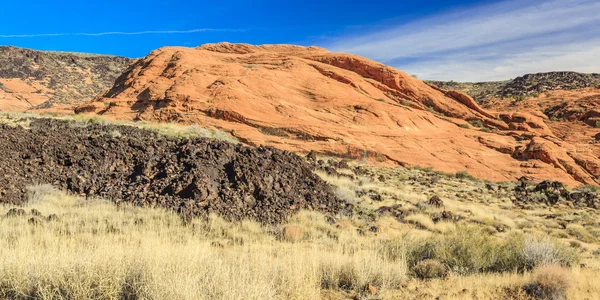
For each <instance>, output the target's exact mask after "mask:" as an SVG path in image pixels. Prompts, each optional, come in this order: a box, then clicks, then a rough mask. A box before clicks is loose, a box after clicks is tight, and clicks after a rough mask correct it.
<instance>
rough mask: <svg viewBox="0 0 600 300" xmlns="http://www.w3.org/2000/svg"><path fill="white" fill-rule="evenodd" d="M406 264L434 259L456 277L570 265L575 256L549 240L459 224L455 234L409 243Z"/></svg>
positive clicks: (409, 265)
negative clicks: (456, 275)
mask: <svg viewBox="0 0 600 300" xmlns="http://www.w3.org/2000/svg"><path fill="white" fill-rule="evenodd" d="M406 257H407V258H406V259H407V265H408V267H409V268H413V267H414V266H416V265H417V264H418V263H419V262H421V261H425V260H429V259H436V260H438V261H440V262H441V263H443V264H444V265H445V266H446V267H447V268H448V269H449V270H451V271H454V272H456V273H458V274H463V275H467V274H475V273H487V272H512V271H525V270H531V269H533V268H535V267H539V266H545V265H561V266H570V265H572V264H574V263H575V262H577V260H578V256H577V254H576V253H575V252H574V251H573V250H572V249H569V248H568V247H567V246H565V245H561V244H558V243H556V242H554V241H552V240H550V239H549V238H537V237H532V236H527V237H525V236H523V235H519V234H512V235H510V236H508V237H505V238H502V239H501V238H498V237H496V236H493V235H491V234H490V233H489V232H487V231H485V230H484V229H482V228H480V227H477V226H471V225H463V226H460V227H458V228H457V230H456V231H454V232H451V233H447V234H445V235H440V236H434V237H430V238H427V239H425V240H418V241H413V242H412V243H410V244H409V245H408V249H407V253H406Z"/></svg>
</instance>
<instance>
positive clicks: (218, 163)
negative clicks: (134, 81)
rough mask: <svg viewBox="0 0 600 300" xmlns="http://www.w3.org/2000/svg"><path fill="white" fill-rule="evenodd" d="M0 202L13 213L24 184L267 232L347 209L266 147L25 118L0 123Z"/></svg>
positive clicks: (287, 155) (303, 169)
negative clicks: (294, 219) (250, 224)
mask: <svg viewBox="0 0 600 300" xmlns="http://www.w3.org/2000/svg"><path fill="white" fill-rule="evenodd" d="M0 154H1V155H0V202H3V203H12V204H21V203H23V202H24V201H26V200H27V197H28V196H27V189H26V187H27V186H28V185H35V184H52V185H54V186H55V187H57V188H60V189H64V190H67V191H70V192H72V193H74V194H79V195H82V196H85V197H87V198H90V197H91V198H93V197H101V198H106V199H110V200H112V201H114V202H116V203H132V204H135V205H142V206H153V207H165V208H170V209H174V210H176V211H178V212H179V213H180V214H181V215H182V216H183V217H184V218H189V217H192V216H206V215H207V214H209V213H216V214H218V215H221V216H223V217H224V218H225V219H228V220H241V219H253V220H257V221H259V222H262V223H265V224H277V223H280V222H282V221H284V220H285V219H286V217H287V216H289V215H290V214H292V213H294V212H297V211H298V210H300V209H314V210H318V211H321V212H324V213H339V212H340V211H342V210H345V209H346V208H347V207H346V206H347V204H346V203H345V202H344V201H343V200H341V199H339V198H337V197H336V196H335V195H334V193H333V189H332V187H331V186H330V185H328V184H327V183H325V182H324V181H323V180H321V179H320V178H319V177H318V176H317V175H315V174H314V173H313V172H312V167H311V166H309V165H308V164H307V163H306V162H305V161H304V160H303V159H302V158H301V157H299V156H297V155H296V154H294V153H291V152H287V151H281V150H277V149H275V148H271V147H258V148H252V147H246V146H242V145H236V144H231V143H227V142H222V141H217V140H213V139H204V138H197V139H182V138H168V137H164V136H159V135H157V134H155V133H153V132H150V131H145V130H142V129H138V128H135V127H132V126H120V125H101V124H94V123H92V124H89V125H86V126H82V125H81V124H80V123H77V122H75V121H65V120H56V119H32V120H31V123H30V125H29V126H28V128H26V129H25V128H23V127H21V126H9V125H4V124H0Z"/></svg>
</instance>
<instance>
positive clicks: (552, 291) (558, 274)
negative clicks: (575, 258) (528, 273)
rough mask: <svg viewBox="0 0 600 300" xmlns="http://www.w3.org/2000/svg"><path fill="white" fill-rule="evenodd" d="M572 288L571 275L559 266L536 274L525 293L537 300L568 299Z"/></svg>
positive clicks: (544, 268) (550, 267)
mask: <svg viewBox="0 0 600 300" xmlns="http://www.w3.org/2000/svg"><path fill="white" fill-rule="evenodd" d="M570 286H571V275H570V274H569V272H568V271H567V270H565V269H564V268H562V267H559V266H546V267H543V268H540V269H538V270H537V271H536V272H535V273H534V277H533V280H532V282H531V283H530V284H528V285H527V286H525V291H526V292H527V294H529V295H530V296H532V297H534V298H535V299H548V300H562V299H567V290H568V289H569V287H570Z"/></svg>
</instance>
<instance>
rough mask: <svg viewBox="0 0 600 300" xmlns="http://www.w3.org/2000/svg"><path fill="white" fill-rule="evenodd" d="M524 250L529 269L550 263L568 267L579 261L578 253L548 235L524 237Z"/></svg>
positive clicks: (526, 265)
mask: <svg viewBox="0 0 600 300" xmlns="http://www.w3.org/2000/svg"><path fill="white" fill-rule="evenodd" d="M522 251H523V256H524V258H525V263H526V264H525V267H526V268H527V269H533V268H535V267H539V266H549V265H560V266H565V267H568V266H571V265H573V264H574V263H575V262H577V261H578V255H577V253H575V252H574V251H573V250H572V249H569V248H568V247H567V246H565V245H562V244H559V243H558V242H555V241H553V240H552V239H550V238H548V237H534V236H528V237H525V238H523V250H522Z"/></svg>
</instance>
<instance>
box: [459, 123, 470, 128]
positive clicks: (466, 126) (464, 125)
mask: <svg viewBox="0 0 600 300" xmlns="http://www.w3.org/2000/svg"><path fill="white" fill-rule="evenodd" d="M458 127H460V128H465V129H469V128H471V126H469V125H468V124H460V125H458Z"/></svg>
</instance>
